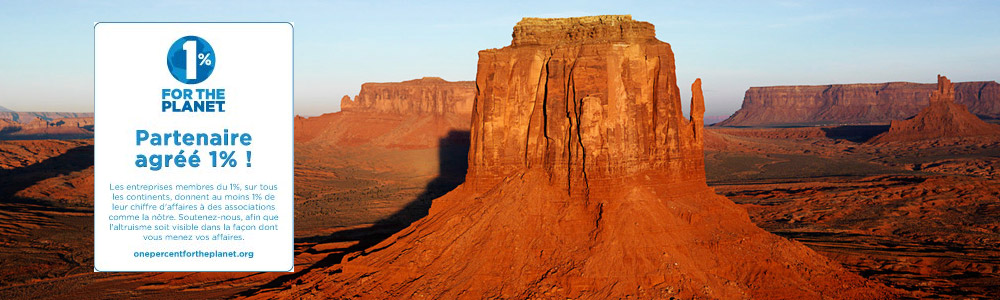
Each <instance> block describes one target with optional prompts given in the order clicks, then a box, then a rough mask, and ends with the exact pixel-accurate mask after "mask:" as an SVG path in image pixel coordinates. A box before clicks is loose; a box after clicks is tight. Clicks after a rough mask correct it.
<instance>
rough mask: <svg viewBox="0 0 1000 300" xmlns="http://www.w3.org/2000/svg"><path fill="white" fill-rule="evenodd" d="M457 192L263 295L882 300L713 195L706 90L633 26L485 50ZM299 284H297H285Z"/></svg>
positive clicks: (551, 32) (581, 22)
mask: <svg viewBox="0 0 1000 300" xmlns="http://www.w3.org/2000/svg"><path fill="white" fill-rule="evenodd" d="M476 86H477V88H478V89H477V90H478V92H477V94H476V97H475V105H474V107H473V113H472V130H471V143H472V144H471V149H470V150H469V165H470V166H469V172H468V174H467V177H466V182H465V183H464V184H462V185H461V186H459V187H458V188H456V189H455V190H453V191H452V192H450V193H448V194H446V195H445V196H443V197H441V198H438V199H436V200H434V202H433V205H432V207H431V209H430V211H429V214H428V215H427V216H426V217H424V218H423V219H420V220H418V221H416V222H415V223H413V224H412V225H411V226H410V227H408V228H406V229H404V230H402V231H400V232H398V233H396V234H395V235H393V236H391V237H389V238H388V239H386V240H384V241H382V242H381V243H379V244H377V245H375V246H373V247H371V248H369V249H367V250H365V251H363V252H360V253H355V254H351V255H348V256H347V257H345V258H344V260H343V261H342V262H341V263H340V264H337V265H334V266H332V267H329V268H322V269H314V270H308V271H305V272H303V274H298V275H299V276H298V278H297V279H295V280H290V281H289V283H288V284H286V285H284V286H282V287H280V288H277V289H274V290H265V291H262V292H261V293H258V294H257V295H255V297H259V298H275V297H284V298H304V297H322V298H365V299H386V298H395V299H399V298H404V299H408V298H429V299H456V298H462V299H469V298H520V299H524V298H547V299H554V298H559V299H566V298H577V299H581V298H582V299H623V298H642V299H662V298H670V297H679V298H695V297H699V298H702V297H703V298H723V299H734V298H751V297H756V298H766V299H780V298H848V299H873V298H874V299H878V298H891V297H893V291H892V290H889V289H888V288H886V287H884V286H881V285H878V284H874V283H871V282H869V281H867V280H865V279H864V278H862V277H860V276H858V275H855V274H852V273H849V272H847V271H845V270H844V269H843V268H842V267H841V266H839V265H837V264H835V263H832V262H831V261H830V260H828V259H827V258H825V257H823V256H821V255H819V254H816V253H815V252H813V251H812V250H810V249H809V248H807V247H805V246H803V245H801V244H799V243H796V242H791V241H788V240H786V239H784V238H781V237H778V236H775V235H772V234H770V233H768V232H766V231H764V230H762V229H760V228H758V227H756V226H754V225H753V223H751V221H750V219H749V217H748V216H747V213H746V211H745V210H744V209H742V208H740V207H739V206H737V205H736V204H734V203H733V202H731V201H729V200H728V199H726V198H725V197H722V196H719V195H716V194H715V193H714V191H712V189H710V188H709V187H708V186H707V185H706V183H705V170H704V158H703V155H702V147H703V146H702V144H703V135H704V132H703V128H702V115H703V113H704V104H703V99H702V95H701V82H700V80H698V81H695V83H694V84H692V94H693V97H692V99H691V101H692V105H691V107H692V113H691V118H690V119H688V118H685V117H684V116H683V112H682V111H681V102H680V101H681V100H680V96H679V93H678V88H677V84H676V77H675V75H674V58H673V53H672V51H671V49H670V45H669V44H667V43H664V42H661V41H659V40H657V39H656V38H655V35H654V31H653V25H651V24H649V23H646V22H639V21H633V20H632V19H631V17H630V16H594V17H582V18H566V19H536V18H525V19H524V20H522V21H521V22H520V23H518V25H517V26H515V27H514V36H513V41H512V43H511V45H510V46H508V47H504V48H502V49H490V50H483V51H480V53H479V64H478V72H477V76H476ZM292 282H294V283H292Z"/></svg>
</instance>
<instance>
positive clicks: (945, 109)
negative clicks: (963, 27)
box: [869, 75, 1000, 143]
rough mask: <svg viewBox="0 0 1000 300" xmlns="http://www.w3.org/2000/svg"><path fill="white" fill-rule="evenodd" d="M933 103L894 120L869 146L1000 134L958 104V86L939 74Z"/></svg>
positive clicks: (932, 96) (931, 97)
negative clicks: (918, 111) (912, 113)
mask: <svg viewBox="0 0 1000 300" xmlns="http://www.w3.org/2000/svg"><path fill="white" fill-rule="evenodd" d="M929 94H930V96H929V99H930V101H929V102H930V104H929V105H927V107H925V108H924V109H923V110H921V111H920V113H918V114H917V115H916V116H914V117H913V118H910V119H907V120H893V121H892V123H891V124H890V127H889V131H886V132H884V133H882V134H879V135H878V136H875V137H874V138H872V139H871V140H870V141H869V142H870V143H886V142H911V141H919V140H929V139H942V138H959V137H973V136H989V135H1000V126H997V125H994V124H989V123H986V122H983V120H980V119H979V118H978V117H976V116H975V115H973V114H972V113H970V112H969V111H968V110H967V109H966V107H965V105H962V104H958V103H955V98H956V92H955V85H954V84H952V83H951V81H950V80H948V78H947V77H944V76H941V75H938V83H937V90H935V91H933V92H932V93H929Z"/></svg>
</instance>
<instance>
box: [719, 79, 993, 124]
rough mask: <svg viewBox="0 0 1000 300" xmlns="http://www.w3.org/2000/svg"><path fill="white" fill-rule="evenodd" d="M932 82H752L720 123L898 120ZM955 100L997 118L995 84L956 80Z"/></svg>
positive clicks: (914, 108) (921, 101)
mask: <svg viewBox="0 0 1000 300" xmlns="http://www.w3.org/2000/svg"><path fill="white" fill-rule="evenodd" d="M935 89H936V87H935V85H934V84H921V83H911V82H889V83H865V84H835V85H813V86H772V87H752V88H750V89H749V90H747V92H746V96H745V97H744V98H743V107H742V108H740V110H739V111H737V112H736V113H735V114H733V115H732V116H731V117H729V119H727V120H725V121H722V122H719V123H717V124H716V125H719V126H766V125H781V124H839V123H875V122H888V121H891V120H902V119H905V118H908V117H911V116H913V115H915V114H916V113H917V112H918V111H920V109H922V108H923V107H925V106H927V103H928V102H927V101H928V95H930V93H931V91H934V90H935ZM955 95H956V97H955V102H957V103H958V104H963V105H965V106H967V107H969V110H970V111H971V112H972V113H974V114H976V115H979V116H982V117H985V118H1000V84H998V83H997V82H996V81H988V82H987V81H981V82H959V83H957V84H956V85H955Z"/></svg>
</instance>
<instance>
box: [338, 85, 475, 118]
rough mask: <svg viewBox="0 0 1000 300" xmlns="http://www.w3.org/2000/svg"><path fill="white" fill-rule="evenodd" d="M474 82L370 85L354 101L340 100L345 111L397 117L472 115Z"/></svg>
mask: <svg viewBox="0 0 1000 300" xmlns="http://www.w3.org/2000/svg"><path fill="white" fill-rule="evenodd" d="M475 93H476V83H475V82H473V81H455V82H451V81H446V80H444V79H441V78H439V77H424V78H421V79H414V80H408V81H403V82H369V83H365V84H362V85H361V92H360V93H358V95H357V96H354V99H353V100H352V99H351V98H350V97H348V96H346V95H345V96H344V98H342V99H341V100H340V110H341V111H363V112H378V113H393V114H446V113H469V112H471V111H472V99H473V98H474V97H475Z"/></svg>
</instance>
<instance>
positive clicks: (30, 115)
mask: <svg viewBox="0 0 1000 300" xmlns="http://www.w3.org/2000/svg"><path fill="white" fill-rule="evenodd" d="M66 118H94V113H75V112H15V111H3V110H0V120H8V121H14V122H18V123H30V122H32V121H34V120H35V119H41V120H43V121H53V120H56V119H66Z"/></svg>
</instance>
